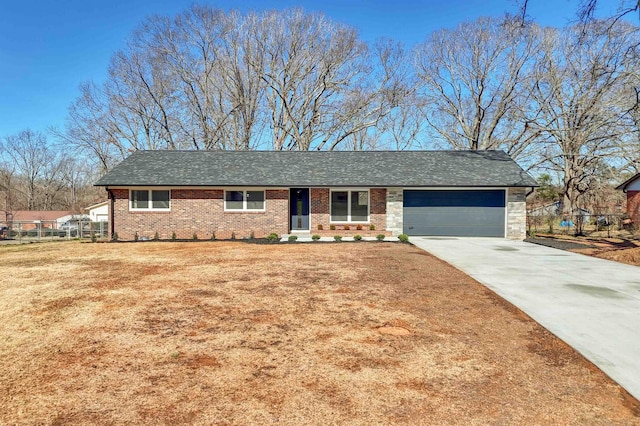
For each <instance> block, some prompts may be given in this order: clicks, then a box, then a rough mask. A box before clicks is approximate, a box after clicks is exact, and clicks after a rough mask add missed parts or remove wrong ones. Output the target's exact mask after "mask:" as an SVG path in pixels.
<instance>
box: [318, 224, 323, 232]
mask: <svg viewBox="0 0 640 426" xmlns="http://www.w3.org/2000/svg"><path fill="white" fill-rule="evenodd" d="M323 229H324V228H323V227H322V224H321V223H319V224H318V231H322V230H323Z"/></svg>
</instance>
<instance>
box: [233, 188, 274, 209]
mask: <svg viewBox="0 0 640 426" xmlns="http://www.w3.org/2000/svg"><path fill="white" fill-rule="evenodd" d="M264 200H265V191H263V190H242V189H229V190H225V191H224V210H225V211H264Z"/></svg>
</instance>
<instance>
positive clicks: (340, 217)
mask: <svg viewBox="0 0 640 426" xmlns="http://www.w3.org/2000/svg"><path fill="white" fill-rule="evenodd" d="M347 197H348V193H347V191H334V192H332V193H331V220H332V221H334V222H344V221H346V220H347V214H348V208H349V206H348V204H347Z"/></svg>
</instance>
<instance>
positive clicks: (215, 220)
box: [96, 151, 538, 240]
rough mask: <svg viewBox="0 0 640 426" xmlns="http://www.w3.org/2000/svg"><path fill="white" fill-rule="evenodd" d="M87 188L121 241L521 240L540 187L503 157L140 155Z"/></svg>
mask: <svg viewBox="0 0 640 426" xmlns="http://www.w3.org/2000/svg"><path fill="white" fill-rule="evenodd" d="M96 186H104V187H105V189H106V190H107V192H108V195H109V199H110V203H109V210H110V213H109V214H110V227H111V230H110V231H111V232H112V233H113V232H117V233H118V237H119V238H120V239H129V240H130V239H133V238H134V235H135V234H136V233H137V234H138V236H139V237H153V236H154V234H155V233H156V232H158V235H159V237H160V238H165V239H166V238H171V236H172V234H173V233H174V232H175V234H176V237H177V238H191V237H192V235H193V234H194V233H195V234H197V235H198V237H199V238H210V236H211V234H212V233H213V232H215V235H216V237H217V238H230V237H231V236H232V233H233V235H234V236H235V237H236V238H246V237H249V236H250V235H252V234H253V235H254V236H255V237H264V236H266V235H268V234H269V233H272V232H275V233H277V234H278V235H283V234H288V233H298V232H299V233H311V234H321V235H353V234H361V235H377V234H381V233H382V234H386V235H398V234H402V233H406V234H409V235H438V236H493V237H503V238H504V237H507V238H513V239H523V238H525V234H526V201H525V199H526V195H527V193H528V192H530V191H531V190H532V188H533V187H536V186H538V185H537V183H536V181H535V180H534V179H533V178H532V177H531V176H529V175H528V174H527V173H526V172H525V171H524V170H522V168H520V166H518V164H516V163H515V162H514V161H513V160H512V159H511V158H510V157H509V156H508V155H507V154H505V153H504V152H502V151H286V152H282V151H139V152H135V153H134V154H132V155H131V156H130V157H128V158H127V159H125V160H124V161H122V162H121V163H120V164H118V165H117V166H115V167H114V168H113V169H112V170H111V171H110V172H109V173H107V174H106V175H105V176H104V177H102V178H101V179H100V180H99V181H98V182H96ZM347 227H348V228H349V230H346V229H345V228H347ZM331 228H334V229H331ZM358 228H360V229H358ZM371 228H373V229H371Z"/></svg>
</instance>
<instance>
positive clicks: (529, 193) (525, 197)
mask: <svg viewBox="0 0 640 426" xmlns="http://www.w3.org/2000/svg"><path fill="white" fill-rule="evenodd" d="M535 190H536V188H535V187H534V186H532V187H531V191H529V192H527V193H526V194H525V196H524V199H525V200H526V199H527V197H528V196H529V195H531V194H533V191H535Z"/></svg>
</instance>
